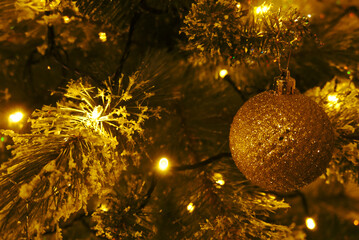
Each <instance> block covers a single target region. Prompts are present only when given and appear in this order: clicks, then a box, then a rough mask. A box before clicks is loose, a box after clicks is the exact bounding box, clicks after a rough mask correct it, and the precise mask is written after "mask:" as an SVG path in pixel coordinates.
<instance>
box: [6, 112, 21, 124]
mask: <svg viewBox="0 0 359 240" xmlns="http://www.w3.org/2000/svg"><path fill="white" fill-rule="evenodd" d="M23 117H24V114H23V113H22V112H15V113H13V114H11V115H10V116H9V122H10V123H18V122H20V121H21V120H22V119H23Z"/></svg>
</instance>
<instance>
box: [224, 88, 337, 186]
mask: <svg viewBox="0 0 359 240" xmlns="http://www.w3.org/2000/svg"><path fill="white" fill-rule="evenodd" d="M277 87H278V88H279V92H278V91H266V92H263V93H260V94H258V95H256V96H254V97H253V98H251V99H249V100H248V101H247V102H246V103H244V105H243V106H242V107H241V108H240V109H239V111H238V112H237V114H236V115H235V117H234V119H233V123H232V125H231V129H230V137H229V140H230V149H231V153H232V157H233V160H234V161H235V164H236V165H237V167H238V168H239V170H240V171H241V172H242V173H243V174H244V175H245V176H246V177H247V178H248V179H249V180H250V181H251V182H252V183H254V184H255V185H258V186H260V187H262V188H264V189H266V190H270V191H276V192H289V191H293V190H296V189H298V188H300V187H303V186H305V185H307V184H309V183H311V182H312V181H314V180H315V179H316V178H317V177H319V176H320V175H321V174H322V173H323V172H324V171H325V169H326V167H327V165H328V163H329V161H330V159H331V156H332V150H333V145H334V131H333V128H332V126H331V123H330V120H329V118H328V116H327V115H326V113H325V112H324V111H323V109H321V108H320V107H319V106H318V104H317V103H315V102H314V101H312V100H311V99H310V98H309V97H307V96H304V95H302V94H299V93H294V92H295V91H294V86H292V87H293V89H291V91H290V93H289V94H288V93H286V92H283V89H282V87H283V85H280V86H278V85H277Z"/></svg>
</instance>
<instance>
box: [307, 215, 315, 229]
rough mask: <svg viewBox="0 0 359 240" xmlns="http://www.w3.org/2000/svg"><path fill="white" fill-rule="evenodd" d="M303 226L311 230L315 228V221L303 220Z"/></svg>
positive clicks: (311, 219) (310, 219)
mask: <svg viewBox="0 0 359 240" xmlns="http://www.w3.org/2000/svg"><path fill="white" fill-rule="evenodd" d="M305 225H306V226H307V228H308V229H310V230H313V229H315V227H316V224H315V221H314V219H313V218H310V217H308V218H307V219H305Z"/></svg>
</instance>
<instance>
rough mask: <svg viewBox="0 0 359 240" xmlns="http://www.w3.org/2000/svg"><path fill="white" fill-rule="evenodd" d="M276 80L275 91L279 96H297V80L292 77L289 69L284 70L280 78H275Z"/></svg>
mask: <svg viewBox="0 0 359 240" xmlns="http://www.w3.org/2000/svg"><path fill="white" fill-rule="evenodd" d="M274 80H275V83H274V84H275V91H276V92H277V94H278V95H289V94H295V93H296V89H295V79H294V78H292V77H290V72H289V70H288V69H282V73H281V75H280V76H278V77H276V78H274Z"/></svg>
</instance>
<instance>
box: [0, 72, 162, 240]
mask: <svg viewBox="0 0 359 240" xmlns="http://www.w3.org/2000/svg"><path fill="white" fill-rule="evenodd" d="M140 75H141V74H140V73H139V72H137V73H135V74H134V75H133V76H130V77H129V79H128V82H127V84H126V86H123V84H122V80H123V78H120V81H119V87H118V89H119V90H118V92H117V93H115V92H114V91H113V89H112V87H110V86H109V85H107V88H105V89H100V88H95V87H92V86H91V85H89V84H88V83H84V82H82V81H81V79H80V80H79V81H77V82H75V81H73V82H70V83H69V84H68V86H67V88H66V89H65V92H63V93H62V95H63V97H64V98H63V100H62V101H60V102H58V104H57V106H56V107H51V106H44V107H43V108H42V109H41V110H37V111H35V112H34V113H33V114H32V118H31V119H30V120H29V121H30V122H31V127H32V133H30V134H17V133H14V132H12V131H3V133H4V134H7V135H9V136H11V137H12V138H13V141H14V145H13V146H12V147H11V148H12V154H13V156H14V157H13V158H12V159H10V161H8V162H6V163H4V164H3V165H2V166H1V170H0V171H1V176H0V190H1V193H2V198H1V199H0V211H1V212H0V213H1V214H0V216H1V218H0V224H1V225H0V230H1V232H2V237H3V239H18V238H19V237H20V236H21V235H22V234H25V235H27V236H28V237H29V236H33V235H36V234H37V235H38V236H39V235H40V234H42V233H43V232H45V231H47V230H49V228H53V227H54V226H55V225H56V224H58V222H59V221H60V220H66V219H68V218H69V217H70V215H71V214H73V213H75V212H77V211H79V210H80V209H84V210H85V211H86V205H87V201H88V200H89V198H90V197H91V196H93V195H95V194H96V195H99V197H102V196H103V195H106V193H107V192H108V191H109V189H112V187H113V185H114V182H115V179H116V177H117V176H118V175H120V174H121V171H122V170H124V169H125V168H126V167H127V165H129V164H132V162H130V161H127V159H128V158H137V153H136V151H135V150H133V149H132V146H133V145H134V144H135V142H134V140H133V137H134V135H135V134H141V133H142V131H143V129H142V125H143V123H144V121H145V120H146V119H148V117H149V116H152V115H153V114H157V110H152V109H150V108H149V107H147V106H142V103H143V102H144V101H145V100H146V98H148V97H150V96H151V94H150V93H146V91H145V89H146V87H145V86H144V85H145V82H144V81H140V79H139V76H140ZM136 81H138V82H136ZM137 91H140V92H142V93H140V94H138V93H136V92H137ZM133 94H135V95H133ZM139 96H142V97H143V98H142V99H139V98H138V97H139ZM131 100H133V103H132V104H135V105H134V106H133V109H131V110H127V108H126V107H129V106H131ZM119 141H120V143H121V145H120V146H119ZM137 162H138V161H137ZM22 230H24V231H22Z"/></svg>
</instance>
